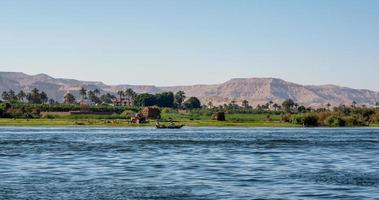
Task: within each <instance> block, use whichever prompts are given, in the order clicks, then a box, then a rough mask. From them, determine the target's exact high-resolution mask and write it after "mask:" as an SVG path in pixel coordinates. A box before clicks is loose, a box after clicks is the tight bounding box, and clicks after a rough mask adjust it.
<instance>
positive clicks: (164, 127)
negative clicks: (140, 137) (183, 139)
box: [155, 122, 184, 129]
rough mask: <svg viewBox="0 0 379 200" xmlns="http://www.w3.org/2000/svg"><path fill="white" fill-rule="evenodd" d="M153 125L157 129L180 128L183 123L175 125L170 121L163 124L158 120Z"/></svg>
mask: <svg viewBox="0 0 379 200" xmlns="http://www.w3.org/2000/svg"><path fill="white" fill-rule="evenodd" d="M155 127H156V128H158V129H181V128H183V127H184V125H183V124H180V125H176V124H175V123H173V122H172V123H170V124H169V125H163V124H160V123H159V122H157V123H156V124H155Z"/></svg>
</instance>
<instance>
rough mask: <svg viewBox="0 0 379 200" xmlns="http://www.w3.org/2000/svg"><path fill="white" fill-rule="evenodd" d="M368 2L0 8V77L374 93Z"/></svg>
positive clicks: (377, 58)
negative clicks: (279, 82) (243, 82)
mask: <svg viewBox="0 0 379 200" xmlns="http://www.w3.org/2000/svg"><path fill="white" fill-rule="evenodd" d="M378 10H379V1H377V0H317V1H311V0H309V1H308V0H265V1H261V0H256V1H255V0H228V1H227V0H186V1H184V0H135V1H128V0H107V1H104V0H101V1H100V0H99V1H97V0H64V1H51V0H44V1H43V0H33V1H30V0H0V71H17V72H24V73H27V74H38V73H46V74H49V75H51V76H53V77H60V78H75V79H80V80H94V81H103V82H105V83H107V84H149V85H158V86H171V85H190V84H211V83H222V82H224V81H227V80H229V79H231V78H248V77H275V78H281V79H284V80H287V81H292V82H296V83H300V84H307V85H311V84H313V85H321V84H337V85H342V86H348V87H353V88H365V89H372V90H377V91H379V78H378V77H379V12H378Z"/></svg>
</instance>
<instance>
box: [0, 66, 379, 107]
mask: <svg viewBox="0 0 379 200" xmlns="http://www.w3.org/2000/svg"><path fill="white" fill-rule="evenodd" d="M81 87H85V88H87V89H91V90H93V89H95V88H98V89H100V91H101V92H103V93H104V92H111V93H115V92H116V91H117V90H120V89H124V90H125V89H127V88H132V89H133V90H134V91H136V92H137V93H143V92H148V93H158V92H163V91H173V92H176V91H179V90H183V91H185V92H186V94H187V96H196V97H199V98H200V99H201V100H202V102H203V103H207V102H209V101H212V103H213V104H214V105H219V104H224V103H229V102H230V101H232V100H234V101H236V102H241V101H242V100H244V99H246V100H248V101H249V102H250V103H251V104H252V105H257V104H264V103H266V102H268V101H273V102H277V103H281V102H282V101H284V100H285V99H288V98H291V99H294V100H295V101H296V102H298V103H300V104H303V105H306V106H315V107H317V106H322V105H325V104H327V103H330V104H332V105H339V104H347V105H350V104H351V103H352V102H353V101H356V102H357V103H358V104H365V105H367V106H374V105H375V104H376V102H379V92H375V91H370V90H358V89H352V88H346V87H340V86H335V85H322V86H306V85H300V84H296V83H291V82H287V81H284V80H281V79H275V78H247V79H242V78H241V79H231V80H229V81H227V82H225V83H221V84H214V85H193V86H174V87H156V86H152V85H151V86H149V85H106V84H104V83H102V82H91V81H79V80H73V79H62V78H53V77H50V76H48V75H46V74H37V75H27V74H24V73H19V72H0V92H2V91H6V90H10V89H12V90H14V91H16V92H18V91H19V90H24V91H30V90H32V89H33V88H39V89H40V90H43V91H45V92H46V93H47V94H48V95H49V97H51V98H53V99H55V100H57V101H62V100H63V96H64V94H65V93H66V92H71V93H73V94H75V95H77V96H78V90H79V89H80V88H81Z"/></svg>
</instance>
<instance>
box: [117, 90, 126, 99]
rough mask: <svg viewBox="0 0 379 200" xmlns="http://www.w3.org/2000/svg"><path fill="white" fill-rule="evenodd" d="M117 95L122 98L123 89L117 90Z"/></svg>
mask: <svg viewBox="0 0 379 200" xmlns="http://www.w3.org/2000/svg"><path fill="white" fill-rule="evenodd" d="M117 95H118V96H119V97H120V101H122V100H123V99H124V98H123V97H124V95H125V94H124V91H122V90H119V91H117Z"/></svg>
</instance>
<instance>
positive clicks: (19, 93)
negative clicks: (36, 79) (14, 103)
mask: <svg viewBox="0 0 379 200" xmlns="http://www.w3.org/2000/svg"><path fill="white" fill-rule="evenodd" d="M25 97H26V93H25V92H24V91H23V90H20V91H19V92H18V94H17V99H18V100H19V101H24V99H25Z"/></svg>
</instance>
